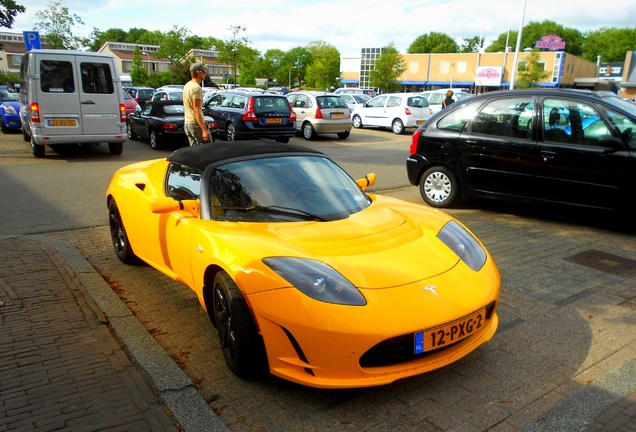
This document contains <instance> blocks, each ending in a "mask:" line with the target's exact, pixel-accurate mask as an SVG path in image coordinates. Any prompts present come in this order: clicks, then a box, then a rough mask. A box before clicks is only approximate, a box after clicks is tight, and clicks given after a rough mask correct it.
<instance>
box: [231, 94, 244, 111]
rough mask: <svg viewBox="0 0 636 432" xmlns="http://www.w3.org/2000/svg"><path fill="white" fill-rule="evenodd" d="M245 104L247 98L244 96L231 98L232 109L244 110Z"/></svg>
mask: <svg viewBox="0 0 636 432" xmlns="http://www.w3.org/2000/svg"><path fill="white" fill-rule="evenodd" d="M246 102H247V98H246V97H245V96H240V95H234V97H233V98H232V108H238V109H243V108H245V103H246Z"/></svg>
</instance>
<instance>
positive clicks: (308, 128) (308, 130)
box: [303, 123, 316, 141]
mask: <svg viewBox="0 0 636 432" xmlns="http://www.w3.org/2000/svg"><path fill="white" fill-rule="evenodd" d="M303 136H304V137H305V139H306V140H307V141H310V140H312V139H314V138H315V137H316V130H315V129H314V127H313V126H312V125H311V123H305V124H304V125H303Z"/></svg>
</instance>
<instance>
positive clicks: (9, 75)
mask: <svg viewBox="0 0 636 432" xmlns="http://www.w3.org/2000/svg"><path fill="white" fill-rule="evenodd" d="M8 82H13V83H19V82H20V74H19V73H14V72H7V71H3V70H0V84H6V83H8Z"/></svg>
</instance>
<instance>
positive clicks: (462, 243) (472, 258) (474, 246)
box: [437, 221, 486, 271]
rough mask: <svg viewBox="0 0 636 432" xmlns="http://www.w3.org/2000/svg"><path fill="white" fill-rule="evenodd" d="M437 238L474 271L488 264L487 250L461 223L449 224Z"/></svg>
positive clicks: (453, 222)
mask: <svg viewBox="0 0 636 432" xmlns="http://www.w3.org/2000/svg"><path fill="white" fill-rule="evenodd" d="M437 238H438V239H440V240H441V241H442V243H444V244H445V245H446V246H448V247H449V248H450V249H451V250H452V251H453V252H455V254H456V255H457V256H458V257H459V259H461V260H462V261H464V262H465V263H466V265H467V266H468V267H470V268H471V269H473V270H474V271H479V269H481V268H482V267H483V265H484V264H485V263H486V250H485V249H484V248H483V247H482V246H481V244H480V243H479V242H478V241H477V239H476V238H475V237H473V235H472V234H471V233H469V232H468V231H467V230H466V229H465V228H464V227H463V226H461V225H460V224H459V223H457V222H455V221H450V222H448V223H447V224H446V225H444V227H443V228H442V229H441V230H440V232H439V233H438V234H437Z"/></svg>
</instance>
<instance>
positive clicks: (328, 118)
mask: <svg viewBox="0 0 636 432" xmlns="http://www.w3.org/2000/svg"><path fill="white" fill-rule="evenodd" d="M286 97H287V99H288V100H289V103H290V104H291V106H292V109H293V110H294V112H295V113H296V126H297V128H298V131H300V132H302V134H303V136H304V137H305V139H307V140H312V139H314V138H315V137H316V135H318V134H337V135H338V138H341V139H346V138H347V137H348V136H349V133H350V132H351V116H350V114H351V111H350V110H349V106H348V105H347V103H346V102H345V101H344V99H342V98H341V97H340V96H338V95H336V94H333V93H327V92H321V91H304V90H301V91H295V92H293V93H289V94H287V96H286Z"/></svg>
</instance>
